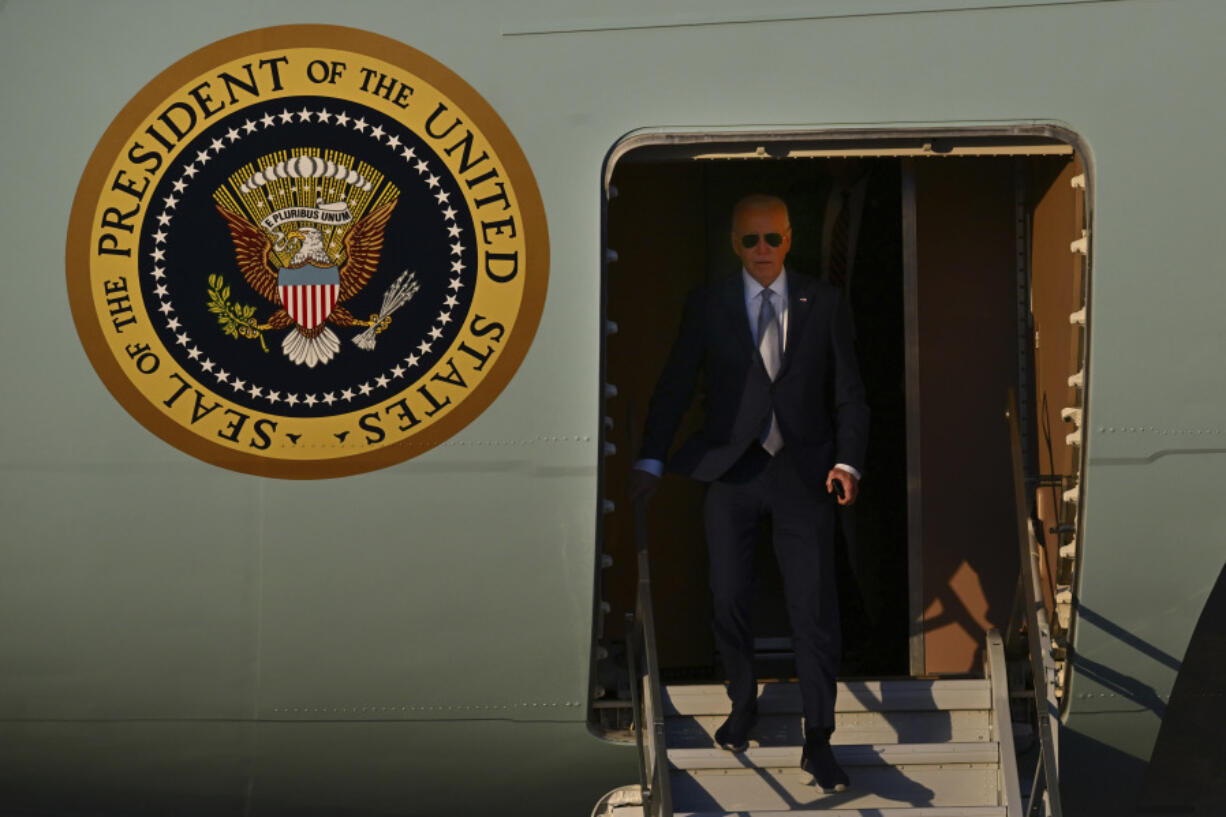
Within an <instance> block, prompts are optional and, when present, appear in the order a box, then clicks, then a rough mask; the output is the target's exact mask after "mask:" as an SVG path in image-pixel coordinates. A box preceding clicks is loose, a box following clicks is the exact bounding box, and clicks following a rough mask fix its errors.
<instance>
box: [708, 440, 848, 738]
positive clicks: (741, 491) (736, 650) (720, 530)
mask: <svg viewBox="0 0 1226 817" xmlns="http://www.w3.org/2000/svg"><path fill="white" fill-rule="evenodd" d="M762 453H763V454H765V452H762ZM734 470H736V469H734ZM741 476H743V474H742V475H738V477H741ZM834 508H835V503H834V500H833V499H832V498H831V496H830V495H829V494H823V495H821V496H814V494H813V493H812V492H811V491H810V490H809V489H808V488H807V487H806V486H805V485H804V483H803V481H802V480H801V478H800V475H799V473H798V472H797V470H796V467H795V465H794V464H793V463H792V461H791V458H790V457H789V455H788V450H787V449H786V448H784V449H783V450H781V451H779V452H778V454H776V455H775V456H774V457H769V455H768V461H767V462H766V463H765V465H764V466H763V467H762V468H761V470H759V471H758V472H757V473H756V474H754V475H752V476H750V477H749V478H747V479H744V480H743V481H742V480H741V479H739V478H738V479H737V480H735V481H730V480H728V479H723V480H719V481H716V482H712V483H711V485H710V487H709V488H708V490H707V496H706V500H705V503H704V506H703V521H704V525H705V528H706V535H707V548H708V551H709V554H710V563H711V573H710V581H711V593H712V595H713V601H714V630H715V645H716V648H717V649H718V650H719V653H720V656H721V658H722V660H723V664H724V672H725V674H726V675H727V677H728V697H729V698H731V699H732V713H733V719H734V723H735V724H736V728H738V729H739V728H740V727H741V726H742V725H744V724H745V723H746V722H747V720H748V718H749V717H750V713H751V712H752V711H753V710H754V707H755V701H756V700H757V680H756V678H755V676H754V670H753V627H752V621H751V618H752V611H753V597H754V594H753V585H754V576H753V563H754V549H755V546H756V543H757V536H758V529H759V522H760V520H761V519H762V518H763V517H764V516H768V517H769V518H770V520H771V541H772V544H773V545H774V549H775V558H776V559H777V560H778V563H779V572H780V574H781V575H782V577H783V588H784V594H785V596H786V601H787V611H788V620H789V622H790V623H791V627H792V642H793V649H794V652H795V655H796V671H797V674H798V675H799V677H800V693H801V700H802V703H803V706H804V716H805V728H806V729H813V728H818V727H820V728H824V729H833V728H834V698H835V693H836V681H835V674H836V673H837V671H838V667H839V658H840V650H841V649H842V644H841V640H842V638H841V633H840V630H839V604H838V596H837V592H838V591H837V588H836V584H835V561H834Z"/></svg>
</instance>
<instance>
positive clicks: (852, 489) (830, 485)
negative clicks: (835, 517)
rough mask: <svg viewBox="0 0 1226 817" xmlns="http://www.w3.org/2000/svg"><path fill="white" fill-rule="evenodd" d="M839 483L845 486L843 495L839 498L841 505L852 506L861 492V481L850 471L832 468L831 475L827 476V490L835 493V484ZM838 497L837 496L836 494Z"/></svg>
mask: <svg viewBox="0 0 1226 817" xmlns="http://www.w3.org/2000/svg"><path fill="white" fill-rule="evenodd" d="M836 482H837V483H839V484H840V485H841V486H843V495H842V496H839V497H838V500H839V504H840V505H850V504H852V503H853V502H855V501H856V494H858V493H859V492H860V480H858V479H856V478H855V477H854V476H852V474H851V472H850V471H844V470H843V469H842V468H831V469H830V473H829V474H827V475H826V490H827V491H828V492H830V493H835V490H834V483H836ZM835 495H836V496H838V495H837V494H835Z"/></svg>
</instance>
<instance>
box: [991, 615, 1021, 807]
mask: <svg viewBox="0 0 1226 817" xmlns="http://www.w3.org/2000/svg"><path fill="white" fill-rule="evenodd" d="M983 668H984V675H985V676H987V680H988V687H989V689H990V693H991V696H992V710H991V711H992V740H994V741H995V742H996V745H997V748H998V751H999V753H1000V766H999V769H998V772H997V779H996V788H997V791H998V792H999V795H1000V799H1001V800H1002V801H1003V802H1002V803H1000V804H999V805H1003V806H1004V807H1005V814H1006V815H1007V817H1021V815H1022V786H1021V781H1020V780H1019V778H1018V774H1017V750H1016V748H1015V747H1014V745H1013V720H1012V718H1011V717H1010V714H1009V678H1008V669H1007V665H1006V663H1005V643H1004V640H1003V639H1002V638H1001V636H1000V631H999V630H997V629H996V628H995V627H993V628H992V629H991V630H988V634H987V636H986V638H985V640H984V657H983Z"/></svg>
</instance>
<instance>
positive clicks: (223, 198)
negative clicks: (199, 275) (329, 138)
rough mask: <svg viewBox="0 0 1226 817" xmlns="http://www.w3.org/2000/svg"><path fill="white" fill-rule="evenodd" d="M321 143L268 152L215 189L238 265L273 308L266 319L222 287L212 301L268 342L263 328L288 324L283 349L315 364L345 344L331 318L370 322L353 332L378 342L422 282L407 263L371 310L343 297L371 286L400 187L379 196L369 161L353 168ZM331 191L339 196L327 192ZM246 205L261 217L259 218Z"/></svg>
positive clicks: (364, 345)
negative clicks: (286, 153)
mask: <svg viewBox="0 0 1226 817" xmlns="http://www.w3.org/2000/svg"><path fill="white" fill-rule="evenodd" d="M314 153H318V151H312V152H311V153H304V154H302V155H299V156H296V157H294V158H292V159H288V160H282V161H279V162H275V163H274V162H272V161H270V160H265V161H264V162H262V163H261V164H262V168H261V169H259V170H256V169H255V167H254V166H252V165H248V167H247V168H244V169H243V170H241V171H239V172H238V173H235V174H234V175H233V176H231V178H230V185H231V188H230V190H227V189H225V188H222V189H220V190H218V191H217V193H216V194H215V196H214V198H215V200H216V201H215V206H216V208H217V212H219V213H220V214H221V216H222V218H224V219H225V221H226V225H227V226H228V227H229V230H230V238H231V240H232V241H233V243H234V257H235V261H236V262H237V264H238V268H239V271H240V272H241V273H242V275H243V279H244V280H245V281H246V282H247V284H248V285H250V287H251V288H252V289H253V290H255V292H256V293H257V294H259V295H261V296H262V297H263V298H265V299H266V300H268V301H269V302H270V303H271V304H272V305H273V306H274V307H275V310H274V311H273V312H272V314H270V315H269V316H268V317H267V319H266V320H264V321H259V320H257V319H255V318H254V313H253V309H252V308H251V307H238V308H237V309H238V311H237V312H235V310H234V308H233V307H231V306H230V305H229V304H228V303H225V304H220V305H217V301H218V298H217V297H216V295H213V296H212V297H213V300H214V303H215V305H216V308H213V307H210V308H212V309H213V311H215V312H217V313H219V315H220V318H219V319H220V320H221V322H222V324H223V327H225V328H226V330H227V332H228V333H229V334H232V335H234V336H236V337H238V336H242V337H258V338H259V339H260V342H261V345H263V334H262V333H263V332H265V331H269V330H280V329H288V330H289V331H288V332H286V333H285V335H284V336H283V337H282V340H281V351H282V352H284V353H285V356H286V357H287V358H289V360H290V361H291V362H292V363H294V364H297V365H300V366H306V367H307V368H314V367H315V366H319V365H322V364H325V363H327V362H328V361H330V360H332V358H334V357H336V355H337V353H338V352H340V348H341V344H340V340H339V339H338V338H337V336H336V333H335V332H333V331H332V329H331V328H330V326H329V325H331V326H337V327H351V326H353V327H358V326H361V327H367V330H366V331H365V332H362V333H360V334H358V335H357V336H355V337H354V338H353V341H354V343H355V344H356V345H357V346H358V347H359V348H361V349H365V350H370V349H373V348H374V346H375V335H376V334H378V333H379V332H382V331H384V330H385V329H387V327H388V326H389V325H390V324H391V313H392V312H393V311H395V310H396V309H397V308H399V307H400V306H401V305H403V304H404V303H405V302H406V301H408V300H409V299H410V298H412V296H413V294H414V293H415V292H416V291H417V289H418V285H417V282H416V279H415V277H414V276H413V274H412V273H409V272H408V271H407V270H406V271H405V272H404V273H403V274H402V275H401V276H400V277H399V278H398V279H397V280H396V281H395V282H394V283H393V284H392V286H391V287H390V288H389V289H388V291H387V293H385V295H384V298H383V308H382V309H381V310H380V312H378V313H377V314H373V315H371V316H370V318H369V319H368V320H363V319H361V318H357V317H355V316H354V315H353V314H352V313H351V312H350V311H349V309H348V308H346V307H345V306H344V304H345V302H346V301H349V300H350V299H351V298H353V297H354V296H356V295H358V293H360V292H362V290H363V289H365V287H366V285H367V284H368V283H370V279H371V276H372V275H374V273H375V271H376V270H377V269H378V267H379V257H380V255H381V253H382V251H383V236H384V232H385V231H386V229H387V223H388V219H389V218H391V215H392V211H393V210H394V209H395V207H396V201H397V191H396V190H395V188H394V187H391V186H390V185H388V186H386V187H383V189H382V190H381V191H379V192H381V195H379V196H378V198H375V197H374V194H375V192H376V183H372V180H371V179H370V178H368V175H369V174H370V172H371V171H369V170H367V171H366V173H367V175H363V174H359V173H358V172H356V171H354V170H352V169H350V168H351V164H350V163H349V162H346V161H344V160H345V159H348V158H349V157H345V156H342V155H339V154H335V159H332V158H329V159H325V158H323V157H321V156H318V155H312V154H314ZM271 158H274V159H275V158H276V157H271ZM336 159H339V160H341V161H336ZM377 181H378V180H377V179H376V180H375V182H377ZM231 191H232V192H231ZM328 193H330V194H331V195H332V196H335V197H336V198H334V199H333V198H331V197H329V198H327V199H326V198H325V197H324V196H325V194H328ZM312 196H313V197H314V198H312ZM367 208H369V211H368V212H364V211H366V210H367ZM355 209H356V211H357V214H358V216H357V217H355V214H354V210H355ZM245 213H247V214H251V215H252V216H255V217H256V218H258V220H259V226H257V225H256V224H254V223H252V221H251V220H250V219H248V218H247V217H246V215H245ZM363 213H364V214H363ZM218 289H220V284H219V285H218ZM227 289H228V288H227ZM227 321H228V323H227Z"/></svg>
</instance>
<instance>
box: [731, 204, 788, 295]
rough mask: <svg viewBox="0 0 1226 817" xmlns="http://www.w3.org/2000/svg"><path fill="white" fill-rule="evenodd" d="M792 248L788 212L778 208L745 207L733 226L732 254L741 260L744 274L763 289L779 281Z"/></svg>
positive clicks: (737, 215) (766, 206) (778, 206)
mask: <svg viewBox="0 0 1226 817" xmlns="http://www.w3.org/2000/svg"><path fill="white" fill-rule="evenodd" d="M747 244H749V245H750V246H746V245H747ZM772 244H776V246H772ZM791 247H792V228H791V226H789V225H788V211H787V208H785V207H783V206H782V205H778V204H775V205H765V206H761V207H746V208H742V209H741V211H740V212H738V213H737V214H736V217H735V219H734V220H733V223H732V251H733V252H734V253H736V254H737V255H738V256H739V257H740V259H741V263H742V264H743V265H744V266H745V271H746V272H748V273H749V274H750V276H751V277H752V278H753V279H754V280H755V281H757V282H758V283H759V284H761V285H762V286H764V287H765V286H770V285H771V283H772V282H773V281H774V280H775V279H776V278H778V277H779V271H780V270H782V269H783V259H784V258H786V257H787V254H788V250H789V249H791Z"/></svg>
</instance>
